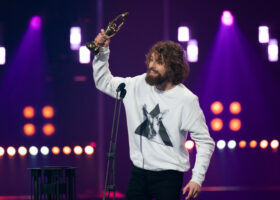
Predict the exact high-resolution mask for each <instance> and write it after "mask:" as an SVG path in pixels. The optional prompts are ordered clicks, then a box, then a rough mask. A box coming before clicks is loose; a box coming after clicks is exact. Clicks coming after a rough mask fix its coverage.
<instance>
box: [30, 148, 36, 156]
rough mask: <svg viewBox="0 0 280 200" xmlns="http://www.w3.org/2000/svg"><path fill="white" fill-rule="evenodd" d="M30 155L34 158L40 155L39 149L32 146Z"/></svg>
mask: <svg viewBox="0 0 280 200" xmlns="http://www.w3.org/2000/svg"><path fill="white" fill-rule="evenodd" d="M29 153H30V155H32V156H37V154H38V148H37V147H35V146H31V147H30V148H29Z"/></svg>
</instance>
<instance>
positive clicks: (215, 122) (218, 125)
mask: <svg viewBox="0 0 280 200" xmlns="http://www.w3.org/2000/svg"><path fill="white" fill-rule="evenodd" d="M211 128H212V130H213V131H220V130H222V128H223V121H222V120H221V119H220V118H214V119H212V121H211Z"/></svg>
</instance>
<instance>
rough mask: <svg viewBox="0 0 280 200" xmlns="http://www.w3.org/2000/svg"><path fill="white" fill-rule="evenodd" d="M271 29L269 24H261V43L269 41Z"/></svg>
mask: <svg viewBox="0 0 280 200" xmlns="http://www.w3.org/2000/svg"><path fill="white" fill-rule="evenodd" d="M268 41H269V29H268V27H267V26H259V43H268Z"/></svg>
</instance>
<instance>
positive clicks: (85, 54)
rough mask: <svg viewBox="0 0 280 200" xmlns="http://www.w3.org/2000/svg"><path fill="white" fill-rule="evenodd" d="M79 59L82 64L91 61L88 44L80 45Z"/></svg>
mask: <svg viewBox="0 0 280 200" xmlns="http://www.w3.org/2000/svg"><path fill="white" fill-rule="evenodd" d="M79 60H80V63H81V64H88V63H90V51H89V50H88V49H87V48H86V46H82V47H80V50H79Z"/></svg>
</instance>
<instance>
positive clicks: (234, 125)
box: [229, 118, 241, 131]
mask: <svg viewBox="0 0 280 200" xmlns="http://www.w3.org/2000/svg"><path fill="white" fill-rule="evenodd" d="M229 128H230V130H232V131H239V130H240V128H241V121H240V119H237V118H234V119H232V120H230V122H229Z"/></svg>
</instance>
